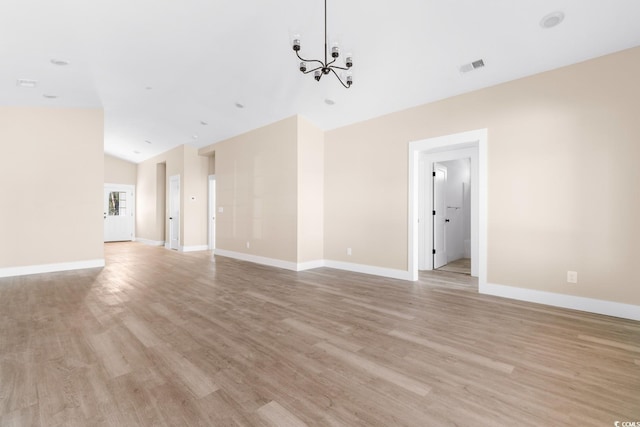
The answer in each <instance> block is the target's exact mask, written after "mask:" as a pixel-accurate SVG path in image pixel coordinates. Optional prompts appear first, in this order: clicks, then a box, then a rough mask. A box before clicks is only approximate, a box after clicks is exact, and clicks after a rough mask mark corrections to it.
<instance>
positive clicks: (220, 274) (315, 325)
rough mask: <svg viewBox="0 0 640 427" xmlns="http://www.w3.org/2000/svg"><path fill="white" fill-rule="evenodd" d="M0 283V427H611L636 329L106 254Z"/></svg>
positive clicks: (559, 312)
mask: <svg viewBox="0 0 640 427" xmlns="http://www.w3.org/2000/svg"><path fill="white" fill-rule="evenodd" d="M106 256H107V267H106V268H104V269H93V270H84V271H75V272H67V273H53V274H43V275H34V276H24V277H16V278H5V279H0V425H2V426H40V425H42V426H108V425H115V426H136V425H147V426H169V425H171V426H192V425H193V426H236V425H240V426H243V425H246V426H254V425H255V426H304V425H309V426H320V425H331V426H360V425H362V426H365V425H366V426H396V425H399V426H400V425H411V426H440V425H443V426H446V425H458V426H494V425H495V426H565V425H567V426H569V425H572V426H613V425H614V421H640V323H638V322H633V321H628V320H622V319H616V318H611V317H605V316H599V315H593V314H587V313H580V312H575V311H570V310H563V309H556V308H550V307H545V306H541V305H535V304H528V303H522V302H517V301H511V300H506V299H500V298H495V297H489V296H482V295H478V294H477V289H476V284H475V279H473V278H471V277H469V276H463V275H459V274H452V273H446V272H434V273H431V274H422V275H421V277H420V281H418V282H415V283H411V282H404V281H398V280H389V279H383V278H378V277H373V276H366V275H360V274H355V273H346V272H342V271H337V270H331V269H326V268H323V269H318V270H314V271H309V272H301V273H295V272H290V271H284V270H278V269H275V268H269V267H263V266H258V265H254V264H250V263H245V262H241V261H235V260H231V259H226V258H222V257H217V258H215V260H213V259H212V256H211V253H209V252H200V253H188V254H179V253H176V252H171V251H168V250H165V249H162V248H157V247H150V246H144V245H141V244H137V243H115V244H108V245H106Z"/></svg>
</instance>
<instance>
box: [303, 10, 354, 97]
mask: <svg viewBox="0 0 640 427" xmlns="http://www.w3.org/2000/svg"><path fill="white" fill-rule="evenodd" d="M292 47H293V51H294V52H295V53H296V56H297V57H298V59H299V60H300V67H299V69H300V71H301V72H302V73H303V74H309V73H313V78H314V79H316V81H320V79H321V78H322V76H323V75H326V74H330V73H333V74H334V75H335V76H336V78H337V79H338V80H339V81H340V83H341V84H342V86H344V87H345V88H347V89H349V88H350V87H351V85H352V84H353V76H352V75H351V71H350V69H351V67H352V66H353V57H352V55H351V54H347V55H346V58H345V60H344V66H343V67H342V66H339V65H336V61H337V60H338V57H340V48H339V47H338V45H337V44H334V45H333V46H332V47H331V58H332V60H331V61H330V62H329V61H328V59H327V56H328V49H327V0H324V62H323V61H321V60H319V59H304V58H303V57H302V56H300V38H299V36H296V37H295V38H294V40H293V46H292ZM307 62H309V63H312V66H315V68H312V69H308V68H307ZM336 70H343V71H346V72H347V74H346V78H345V79H344V80H343V79H342V77H340V75H339V74H338V73H337V72H336Z"/></svg>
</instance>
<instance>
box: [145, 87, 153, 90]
mask: <svg viewBox="0 0 640 427" xmlns="http://www.w3.org/2000/svg"><path fill="white" fill-rule="evenodd" d="M145 89H146V90H151V89H153V88H152V87H151V86H147V87H145Z"/></svg>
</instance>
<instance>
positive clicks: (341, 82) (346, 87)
mask: <svg viewBox="0 0 640 427" xmlns="http://www.w3.org/2000/svg"><path fill="white" fill-rule="evenodd" d="M329 69H330V70H331V72H332V73H333V74H334V75H335V76H336V77H337V78H338V80H339V81H340V84H342V86H344V87H345V89H349V86H348V85H346V84H345V83H344V82H343V81H342V79H341V78H340V76H339V75H338V73H336V70H334V69H333V67H331V68H329Z"/></svg>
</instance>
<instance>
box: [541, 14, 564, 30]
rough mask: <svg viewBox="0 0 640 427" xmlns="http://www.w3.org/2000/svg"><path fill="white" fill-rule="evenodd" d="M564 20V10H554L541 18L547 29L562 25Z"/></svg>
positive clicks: (543, 25) (542, 25)
mask: <svg viewBox="0 0 640 427" xmlns="http://www.w3.org/2000/svg"><path fill="white" fill-rule="evenodd" d="M562 21H564V13H562V12H552V13H550V14H548V15H545V16H544V17H543V18H542V19H541V20H540V26H541V27H542V28H545V29H549V28H553V27H555V26H557V25H560V23H562Z"/></svg>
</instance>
